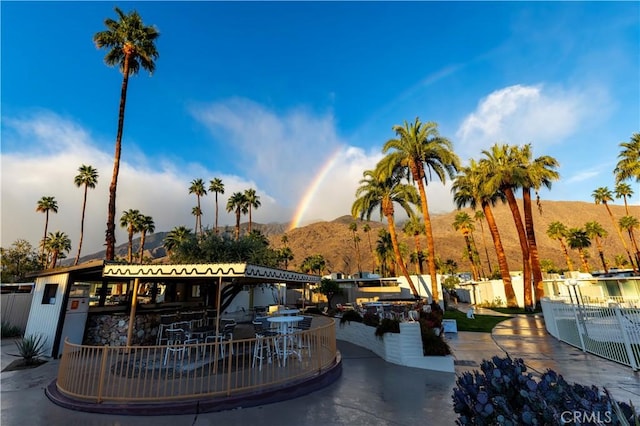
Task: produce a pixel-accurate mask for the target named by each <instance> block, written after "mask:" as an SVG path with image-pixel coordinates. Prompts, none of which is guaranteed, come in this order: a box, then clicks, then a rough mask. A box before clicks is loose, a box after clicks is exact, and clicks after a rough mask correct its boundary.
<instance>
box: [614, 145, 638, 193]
mask: <svg viewBox="0 0 640 426" xmlns="http://www.w3.org/2000/svg"><path fill="white" fill-rule="evenodd" d="M620 147H621V148H623V150H622V151H621V152H620V154H618V158H619V160H618V164H617V165H616V168H615V169H614V170H613V173H615V175H616V183H620V182H622V181H623V180H632V179H635V180H636V182H640V133H634V134H633V135H631V140H630V141H629V142H622V143H620Z"/></svg>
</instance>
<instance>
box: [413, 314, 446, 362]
mask: <svg viewBox="0 0 640 426" xmlns="http://www.w3.org/2000/svg"><path fill="white" fill-rule="evenodd" d="M420 334H421V335H422V354H423V355H424V356H444V355H451V348H450V347H449V344H448V343H447V342H446V341H445V340H444V338H443V335H444V333H440V334H436V332H435V330H434V329H433V328H429V327H426V326H425V325H424V322H423V321H420Z"/></svg>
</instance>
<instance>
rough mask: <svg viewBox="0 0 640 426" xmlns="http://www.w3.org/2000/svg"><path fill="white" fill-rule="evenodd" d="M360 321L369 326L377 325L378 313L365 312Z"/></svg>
mask: <svg viewBox="0 0 640 426" xmlns="http://www.w3.org/2000/svg"><path fill="white" fill-rule="evenodd" d="M362 323H363V324H364V325H368V326H369V327H377V326H378V324H380V317H379V316H378V314H374V313H371V312H365V314H364V316H363V317H362Z"/></svg>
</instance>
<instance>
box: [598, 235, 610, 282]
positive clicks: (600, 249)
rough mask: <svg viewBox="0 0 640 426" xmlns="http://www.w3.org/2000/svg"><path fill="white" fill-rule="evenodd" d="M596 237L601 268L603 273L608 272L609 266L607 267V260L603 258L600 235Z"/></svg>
mask: <svg viewBox="0 0 640 426" xmlns="http://www.w3.org/2000/svg"><path fill="white" fill-rule="evenodd" d="M595 237H596V245H597V246H598V256H599V257H600V262H602V268H603V270H604V273H605V274H608V273H609V268H608V267H607V262H606V261H605V259H604V251H603V249H602V241H600V237H598V236H597V235H596V236H595Z"/></svg>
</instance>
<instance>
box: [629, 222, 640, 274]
mask: <svg viewBox="0 0 640 426" xmlns="http://www.w3.org/2000/svg"><path fill="white" fill-rule="evenodd" d="M629 239H630V240H631V243H632V244H633V248H634V249H635V250H636V264H637V265H640V250H638V243H637V242H636V236H635V234H634V232H633V228H629Z"/></svg>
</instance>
